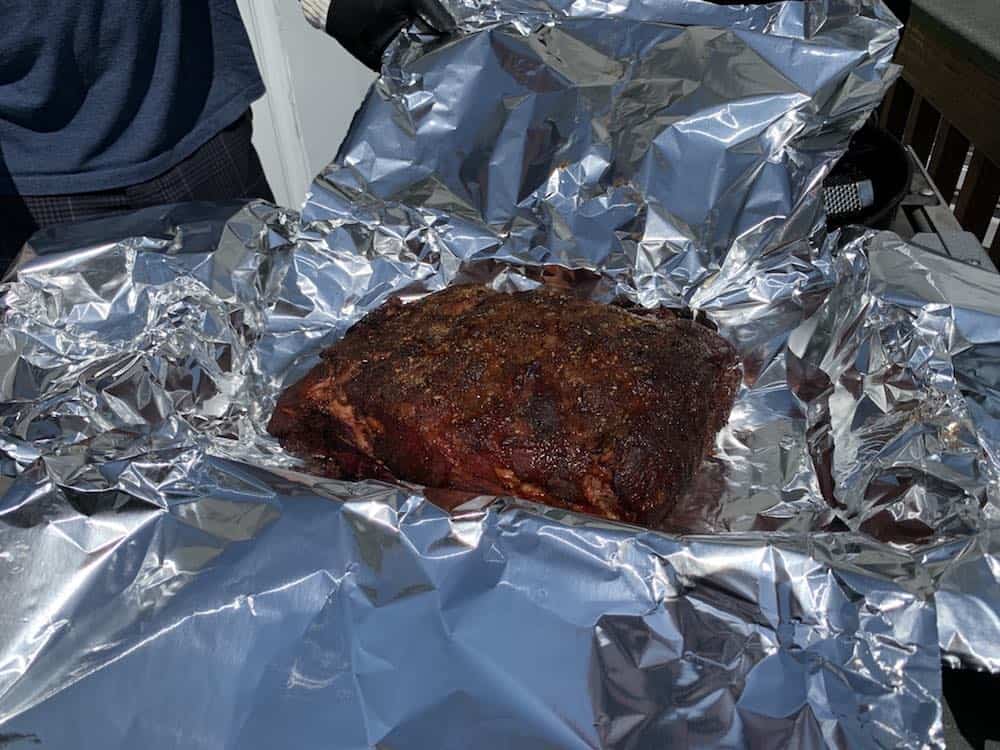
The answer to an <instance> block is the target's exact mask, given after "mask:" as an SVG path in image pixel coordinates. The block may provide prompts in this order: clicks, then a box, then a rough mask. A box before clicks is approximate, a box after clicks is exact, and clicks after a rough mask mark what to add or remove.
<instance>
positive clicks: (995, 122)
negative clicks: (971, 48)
mask: <svg viewBox="0 0 1000 750" xmlns="http://www.w3.org/2000/svg"><path fill="white" fill-rule="evenodd" d="M956 46H957V45H955V44H948V43H944V42H942V41H941V40H940V37H939V36H938V35H936V34H935V33H934V30H933V29H929V28H925V27H924V26H922V25H920V24H919V23H914V22H912V21H911V23H910V25H908V26H907V29H906V32H905V34H904V36H903V41H902V43H901V44H900V47H899V51H898V52H897V53H896V62H898V63H900V64H901V65H903V77H902V78H901V79H900V80H899V81H898V82H897V83H896V85H895V86H894V87H893V89H892V90H891V91H890V92H889V96H888V97H887V98H886V101H885V103H884V104H883V105H882V108H881V111H880V120H881V124H882V126H883V127H885V128H886V129H888V130H889V131H890V132H891V133H892V134H893V135H895V136H896V137H897V138H900V139H901V140H902V141H903V142H904V143H906V144H908V145H910V146H911V147H912V148H913V150H914V151H915V152H916V154H917V156H918V157H919V158H920V159H921V160H922V161H923V162H924V164H925V165H926V166H927V167H928V171H929V173H930V175H931V178H932V179H933V180H934V182H935V183H936V184H937V186H938V188H939V189H940V191H941V194H942V195H943V196H944V198H945V200H947V201H951V202H954V204H955V216H956V218H957V219H958V221H959V223H960V224H961V225H962V226H963V227H964V228H965V229H966V230H967V231H969V232H972V233H973V234H975V235H976V236H977V237H978V238H979V239H980V241H985V240H986V239H987V234H988V232H989V228H990V222H991V221H992V219H993V217H994V215H995V214H996V212H997V207H998V204H1000V166H998V165H1000V78H998V77H996V76H995V75H993V74H991V73H989V72H987V71H985V70H983V69H982V67H981V66H979V65H977V64H976V63H975V62H973V61H971V60H970V59H969V58H968V57H967V56H966V55H964V54H963V53H962V50H961V49H956ZM966 164H968V169H967V170H964V168H965V166H966ZM963 170H964V171H965V177H964V179H962V174H963ZM989 251H990V257H991V258H992V259H993V262H994V263H998V261H1000V231H997V232H996V234H995V236H994V238H993V240H992V243H991V247H990V248H989Z"/></svg>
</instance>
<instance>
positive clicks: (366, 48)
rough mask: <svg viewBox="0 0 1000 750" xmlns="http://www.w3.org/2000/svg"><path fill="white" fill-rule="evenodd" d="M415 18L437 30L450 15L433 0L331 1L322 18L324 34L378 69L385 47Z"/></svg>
mask: <svg viewBox="0 0 1000 750" xmlns="http://www.w3.org/2000/svg"><path fill="white" fill-rule="evenodd" d="M305 5H306V3H303V8H305ZM307 15H308V14H307ZM417 18H422V19H423V20H424V21H426V22H427V23H428V24H429V25H430V26H431V27H432V28H435V29H437V30H438V31H441V32H447V31H450V30H451V28H450V26H451V21H450V18H449V16H448V14H447V13H445V12H444V11H443V10H442V9H441V7H440V6H439V5H438V3H437V2H436V0H333V1H332V3H331V4H330V9H329V11H328V13H327V17H326V33H328V34H329V35H330V36H332V37H333V38H335V39H336V40H337V41H338V42H340V43H341V44H342V45H343V46H344V48H345V49H346V50H347V51H348V52H350V53H351V54H352V55H354V56H355V57H356V58H358V59H359V60H360V61H361V62H363V63H364V64H365V65H367V66H368V67H369V68H371V69H372V70H375V71H378V70H379V68H381V63H382V53H383V52H385V49H386V47H388V46H389V43H390V42H391V41H392V40H393V38H394V37H395V36H396V34H398V33H399V32H400V31H401V30H402V29H403V28H404V27H406V26H407V25H409V24H410V23H412V22H413V21H415V20H416V19H417Z"/></svg>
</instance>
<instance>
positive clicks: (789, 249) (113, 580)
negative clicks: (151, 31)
mask: <svg viewBox="0 0 1000 750" xmlns="http://www.w3.org/2000/svg"><path fill="white" fill-rule="evenodd" d="M449 9H450V11H451V12H452V13H453V15H454V16H455V18H456V21H457V23H458V27H459V29H460V31H459V33H458V34H457V35H456V36H455V37H452V38H449V39H448V40H441V39H438V38H435V37H432V36H431V35H429V34H427V33H425V32H424V31H423V30H422V29H421V28H419V27H416V28H413V29H411V30H409V31H408V32H406V33H405V34H404V35H403V36H402V37H401V38H400V40H399V41H398V42H397V43H396V44H395V45H394V47H393V48H392V49H391V50H390V52H389V54H388V56H387V59H386V67H385V71H384V74H383V76H382V77H381V79H380V80H379V82H378V83H377V84H376V85H375V87H374V88H373V91H372V93H371V94H370V95H369V97H368V99H367V101H366V103H365V105H364V107H363V108H362V111H361V112H360V113H359V115H358V117H357V118H356V120H355V124H354V127H353V128H352V131H351V134H350V135H349V136H348V139H347V141H346V142H345V144H344V145H343V147H342V148H341V151H340V154H339V156H338V158H337V160H336V161H335V162H334V164H332V165H331V166H330V167H329V168H328V169H326V170H324V172H323V174H322V175H321V176H320V177H319V178H317V181H316V183H315V184H314V185H313V190H312V192H311V195H310V198H309V200H308V201H307V205H306V206H305V208H304V211H303V215H302V217H301V220H300V219H299V217H298V216H296V215H295V214H294V213H292V212H288V211H284V210H282V209H278V208H275V207H273V206H268V205H266V204H259V203H257V204H251V205H249V206H246V207H242V208H240V209H238V210H237V209H235V208H234V207H232V206H188V207H183V208H177V209H169V210H163V211H160V212H147V213H144V214H141V215H139V216H135V217H129V218H127V219H121V220H115V221H107V222H103V223H100V224H92V225H89V226H86V227H82V228H80V227H76V228H73V229H71V230H65V231H53V232H51V233H50V234H49V235H48V236H45V237H41V238H40V239H39V240H37V241H36V242H34V243H33V246H32V247H29V248H28V249H27V251H26V254H25V256H24V257H23V258H22V261H21V262H20V263H19V265H18V266H17V268H16V269H15V271H14V272H13V276H12V277H11V281H10V283H8V284H7V285H6V286H5V288H4V290H3V297H2V301H0V314H2V315H3V322H4V325H3V328H2V329H0V397H2V403H0V461H2V464H0V466H2V470H3V473H4V474H5V475H6V476H7V477H9V479H8V480H7V484H8V486H7V487H6V491H5V493H4V495H3V497H2V499H0V600H2V601H3V602H4V603H5V604H7V605H8V606H5V607H2V608H0V739H3V740H10V741H24V742H26V743H27V742H31V741H35V740H37V741H38V742H41V743H44V744H45V745H47V746H51V747H78V746H79V745H80V744H81V741H83V743H84V744H86V745H88V746H90V745H93V746H102V747H134V746H137V745H139V744H141V743H145V744H147V745H149V746H151V747H212V748H216V747H220V746H222V747H240V748H245V747H249V748H253V747H261V748H263V747H275V746H281V747H295V746H301V747H315V746H323V747H330V746H333V747H345V748H353V747H384V748H391V747H424V746H435V747H446V748H447V747H456V748H458V747H462V748H464V747H468V746H469V744H470V743H473V742H475V743H477V744H478V745H481V746H483V747H497V748H501V747H511V746H517V747H539V748H541V747H621V748H627V747H658V746H661V745H672V744H676V745H680V746H704V747H716V746H733V747H738V746H747V747H757V746H774V747H783V746H796V747H825V746H834V747H869V746H893V747H899V746H904V747H921V746H940V745H941V743H942V739H941V725H940V671H939V667H940V661H941V658H942V656H943V655H944V656H946V657H948V658H952V659H956V660H962V661H963V662H964V663H967V664H970V665H974V666H978V667H982V668H993V669H1000V660H998V656H1000V654H998V653H997V651H996V648H997V647H996V644H997V643H1000V617H998V614H997V613H998V612H1000V601H998V598H997V596H996V594H995V592H996V591H997V590H1000V589H998V588H997V586H996V584H997V576H998V572H997V571H998V565H997V562H996V561H997V559H998V557H997V552H998V549H997V547H998V542H997V541H996V539H997V535H996V534H995V533H994V531H995V529H996V527H997V520H996V519H997V512H996V510H997V497H996V491H997V484H996V477H997V470H998V464H997V459H998V455H1000V454H998V451H997V446H998V445H1000V443H998V440H997V438H998V436H1000V427H998V424H1000V422H998V421H997V420H998V419H1000V406H998V405H1000V401H998V400H997V399H996V394H997V393H998V392H1000V387H998V386H997V383H998V382H1000V378H998V375H1000V370H998V369H997V368H996V367H995V365H994V363H995V361H996V360H995V357H996V352H997V351H1000V349H998V348H997V343H998V341H997V340H998V338H1000V334H998V333H997V331H1000V326H998V325H997V323H998V322H1000V308H998V307H997V306H996V305H994V304H993V303H991V302H990V300H994V299H997V298H998V297H997V296H996V294H990V293H991V292H996V291H1000V289H997V285H998V282H997V281H996V280H995V279H994V278H993V276H991V275H989V274H987V273H986V272H985V271H982V270H981V269H974V268H972V267H970V266H963V265H960V264H957V263H954V262H950V261H946V260H942V259H940V258H938V257H936V256H934V255H933V254H931V253H929V252H926V251H923V250H920V249H919V248H915V247H912V246H909V245H906V244H904V243H902V242H900V241H899V239H898V238H895V237H894V236H892V235H888V234H876V233H863V234H862V233H857V232H852V233H848V234H845V235H840V234H838V235H833V236H829V237H827V236H825V235H824V233H823V231H822V215H821V212H820V207H819V200H818V197H819V196H818V189H819V185H820V183H821V181H822V178H823V176H824V175H825V174H826V172H827V171H828V170H829V168H830V166H831V164H832V162H833V160H835V158H836V157H837V156H838V155H839V154H840V153H841V151H842V150H843V148H845V146H846V142H847V139H848V137H849V135H850V133H851V131H852V130H853V129H854V128H856V127H858V126H859V125H860V123H861V122H862V121H863V120H864V118H865V117H866V115H867V114H868V112H869V111H870V110H871V109H872V108H873V107H874V106H875V104H876V103H877V101H878V100H879V99H880V97H881V96H882V94H883V92H884V90H885V88H886V87H887V86H888V85H889V83H890V82H891V80H892V79H893V77H894V76H895V73H896V71H895V70H894V68H893V67H892V66H891V65H890V64H889V58H890V57H891V53H892V49H893V45H894V43H895V34H896V24H895V22H894V20H893V19H892V18H891V16H889V15H888V13H887V12H886V11H885V10H884V8H883V6H881V4H877V3H872V2H863V1H860V0H816V1H814V2H808V3H787V4H773V5H768V6H747V7H744V6H730V7H722V6H715V5H712V4H710V3H705V2H697V0H661V1H660V2H656V3H652V2H627V1H625V0H623V2H615V3H608V2H598V1H597V0H593V1H592V2H590V1H587V0H577V1H576V2H573V3H561V2H556V1H554V0H553V1H552V2H547V3H543V2H541V1H540V0H539V1H538V2H532V1H531V0H519V1H518V2H504V3H500V4H495V3H482V2H477V3H472V2H468V1H466V2H454V3H452V4H450V5H449ZM550 266H558V267H562V268H564V269H570V270H569V271H568V273H570V274H571V275H573V276H574V278H575V279H576V281H577V284H576V287H575V288H576V289H577V290H578V292H579V293H581V294H586V295H588V296H590V297H592V298H594V299H597V300H601V301H605V302H611V301H614V300H617V299H623V300H626V301H628V302H631V303H635V304H640V305H644V306H656V305H668V306H687V307H693V308H695V309H697V310H699V311H700V312H702V313H704V314H705V315H706V316H707V317H709V318H710V319H711V320H712V321H713V322H714V323H715V324H716V325H717V326H718V327H719V330H720V332H721V333H722V334H723V335H724V336H726V337H727V338H728V339H729V340H730V341H732V342H733V343H734V345H735V346H736V347H737V348H738V350H739V352H740V354H741V357H742V360H743V365H744V373H745V380H744V385H743V388H742V390H741V392H740V394H739V398H738V401H737V404H736V407H735V408H734V411H733V414H732V418H731V420H730V425H729V427H728V428H727V429H726V430H725V431H724V432H723V433H722V434H721V435H720V436H719V440H718V445H717V450H716V455H715V456H714V457H713V458H712V459H711V460H710V461H709V462H708V463H707V464H706V466H705V467H704V468H705V470H704V471H703V472H701V477H702V481H700V482H699V483H698V486H697V487H696V488H695V489H694V490H693V491H692V493H690V496H689V497H686V498H683V499H682V506H683V511H684V512H683V513H680V514H678V515H677V517H676V518H675V519H674V521H673V523H674V528H672V529H669V531H670V532H672V533H663V532H661V531H648V530H639V529H635V528H631V527H627V526H622V525H618V524H612V523H608V522H604V521H600V520H596V519H593V518H587V517H582V516H576V515H573V514H568V513H565V512H562V511H556V510H552V509H545V508H541V507H539V506H535V505H531V504H529V503H524V502H521V501H516V500H511V499H502V500H494V499H492V498H480V499H477V500H473V501H470V502H468V503H466V504H465V505H463V506H462V507H461V508H460V509H459V510H458V511H457V512H456V513H455V514H454V515H451V516H449V515H448V514H446V513H445V512H444V511H442V510H440V509H438V508H437V507H436V506H435V505H434V504H433V503H431V502H429V500H428V497H427V495H428V494H433V493H428V492H425V491H423V490H421V488H417V487H409V486H388V485H383V484H379V483H376V482H361V483H353V484H347V483H339V482H331V481H328V480H320V479H317V478H314V477H309V476H306V475H304V474H301V473H298V471H297V468H298V466H297V463H296V461H295V459H294V457H291V456H288V455H286V454H284V453H283V452H282V451H281V450H280V448H279V447H278V446H277V445H276V444H275V443H274V442H273V441H271V440H270V439H269V438H268V437H267V436H266V435H265V434H264V432H263V425H264V424H265V423H266V420H267V417H268V416H269V414H270V410H271V408H272V407H273V404H274V400H275V399H276V397H277V394H278V393H280V391H281V389H282V388H283V387H284V386H285V385H287V384H288V383H290V382H292V381H293V380H295V379H296V378H298V377H299V376H301V375H302V374H303V373H304V372H305V371H306V369H308V368H309V367H310V366H311V365H312V364H313V363H314V362H315V361H316V356H317V354H318V352H319V351H320V350H321V349H322V348H323V347H324V346H326V345H328V344H329V343H331V342H332V341H335V340H336V339H337V338H338V337H339V336H341V335H342V334H343V332H344V331H345V330H346V329H347V328H348V327H349V326H350V325H351V324H353V323H354V322H355V321H356V320H358V319H359V318H360V317H361V316H363V315H364V314H365V313H366V312H368V311H370V310H372V309H374V308H376V307H377V306H379V305H380V304H382V303H383V302H384V301H385V300H386V299H388V297H390V296H392V295H401V296H403V297H404V298H415V297H417V296H420V295H423V294H426V293H427V292H429V291H433V290H435V289H439V288H442V287H444V286H446V285H448V284H452V283H457V282H461V281H479V282H482V283H488V284H491V285H493V286H495V287H496V288H498V289H505V290H513V289H523V288H530V287H532V286H534V285H537V284H538V283H541V282H540V278H541V277H542V269H543V268H545V267H550Z"/></svg>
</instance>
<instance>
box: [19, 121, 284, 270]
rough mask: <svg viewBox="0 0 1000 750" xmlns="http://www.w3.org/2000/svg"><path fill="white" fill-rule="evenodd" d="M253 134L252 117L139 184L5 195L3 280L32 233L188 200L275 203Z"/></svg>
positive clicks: (237, 123) (237, 122) (219, 134)
mask: <svg viewBox="0 0 1000 750" xmlns="http://www.w3.org/2000/svg"><path fill="white" fill-rule="evenodd" d="M252 134H253V124H252V121H251V117H250V113H249V112H248V113H247V114H246V115H244V116H243V117H241V118H240V119H239V120H237V121H236V122H234V123H233V124H232V125H230V126H229V127H227V128H226V129H225V130H223V131H222V132H220V133H218V134H217V135H216V136H214V137H213V138H212V139H211V140H210V141H208V143H206V144H205V145H204V146H202V147H200V148H199V149H198V150H197V151H195V152H194V153H193V154H191V156H189V157H188V158H186V159H184V160H183V161H182V162H180V163H179V164H177V165H176V166H174V167H172V168H171V169H169V170H167V171H166V172H164V173H163V174H161V175H159V176H158V177H154V178H153V179H152V180H149V181H148V182H143V183H140V184H138V185H130V186H128V187H123V188H116V189H114V190H103V191H101V192H96V193H77V194H72V195H20V196H18V195H11V196H8V195H0V275H2V274H3V272H4V270H5V269H6V268H7V266H8V264H9V263H10V261H11V260H13V259H14V256H16V255H17V253H18V252H19V251H20V249H21V247H22V246H23V245H24V243H25V242H26V241H27V240H28V238H29V237H30V236H31V235H32V234H34V233H35V232H36V231H38V230H39V229H41V228H42V227H46V226H49V225H52V224H61V223H64V222H73V221H82V220H84V219H93V218H97V217H100V216H113V215H114V214H121V213H126V212H128V211H134V210H136V209H140V208H147V207H149V206H157V205H162V204H166V203H183V202H185V201H217V200H232V199H240V198H245V199H247V200H251V199H253V198H263V199H265V200H269V201H273V200H274V196H273V195H272V194H271V188H270V187H269V186H268V184H267V178H266V177H265V176H264V170H263V169H262V168H261V165H260V159H259V158H258V157H257V152H256V150H254V147H253V144H252V143H251V140H250V139H251V136H252Z"/></svg>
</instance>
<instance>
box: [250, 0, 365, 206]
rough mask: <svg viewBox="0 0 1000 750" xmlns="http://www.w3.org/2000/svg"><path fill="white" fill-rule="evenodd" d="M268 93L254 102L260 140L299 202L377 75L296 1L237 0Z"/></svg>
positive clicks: (274, 176)
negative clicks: (308, 16) (309, 19)
mask: <svg viewBox="0 0 1000 750" xmlns="http://www.w3.org/2000/svg"><path fill="white" fill-rule="evenodd" d="M237 3H238V5H239V7H240V12H241V13H242V14H243V21H244V23H245V24H246V27H247V32H248V33H249V35H250V41H251V42H252V44H253V47H254V52H255V53H256V55H257V64H258V65H259V67H260V70H261V75H262V76H263V78H264V84H265V85H266V86H267V90H268V93H267V96H266V97H264V99H262V100H261V101H259V102H257V103H256V104H255V105H254V144H255V145H256V147H257V151H258V153H259V154H260V158H261V161H262V162H263V164H264V171H265V172H266V173H267V177H268V181H269V182H270V183H271V189H272V190H273V191H274V196H275V199H276V200H277V201H278V203H279V204H280V205H283V206H288V207H291V208H299V207H300V206H301V205H302V201H303V199H304V198H305V194H306V190H307V189H308V187H309V183H310V182H311V181H312V178H313V176H314V175H316V174H317V173H318V172H319V170H320V169H321V168H322V167H323V166H324V165H325V164H327V163H328V162H330V161H331V160H332V159H333V157H334V154H336V152H337V147H338V146H339V145H340V142H341V140H343V138H344V135H346V133H347V128H348V126H349V125H350V124H351V118H352V117H353V116H354V112H355V111H356V110H357V108H358V107H359V106H360V104H361V101H362V99H363V98H364V96H365V94H366V93H367V91H368V87H369V86H370V85H371V82H372V81H373V80H374V75H373V74H372V73H371V71H369V70H368V69H367V68H365V67H364V66H363V65H361V63H359V62H357V61H356V60H355V59H354V58H353V57H351V56H350V55H349V54H348V53H347V52H345V51H344V50H343V49H342V48H341V47H340V45H339V44H337V42H336V41H334V40H333V39H332V38H330V37H328V36H327V35H326V34H324V33H323V32H322V31H320V30H318V29H315V28H313V27H312V26H310V25H309V23H308V22H307V21H306V20H305V18H304V17H303V16H302V12H301V11H300V10H299V4H298V2H297V0H237Z"/></svg>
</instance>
